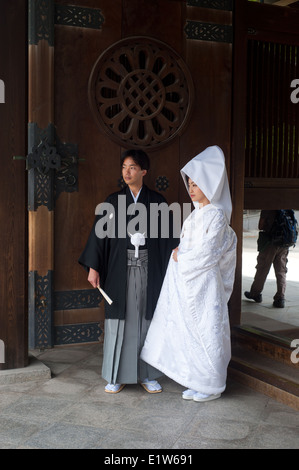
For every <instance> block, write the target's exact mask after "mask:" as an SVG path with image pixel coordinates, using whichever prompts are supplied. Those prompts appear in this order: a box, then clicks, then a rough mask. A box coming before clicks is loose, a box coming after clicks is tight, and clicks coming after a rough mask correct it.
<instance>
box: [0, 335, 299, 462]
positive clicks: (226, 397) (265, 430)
mask: <svg viewBox="0 0 299 470" xmlns="http://www.w3.org/2000/svg"><path fill="white" fill-rule="evenodd" d="M34 354H35V356H36V357H37V359H38V360H36V359H34V358H32V362H31V365H30V366H29V367H31V368H32V370H31V371H28V370H27V371H26V370H25V369H22V370H19V371H18V370H17V371H15V374H14V375H10V376H7V377H6V381H5V377H4V375H3V371H2V380H0V396H1V400H0V448H2V449H103V455H107V456H109V455H111V452H110V453H109V452H108V450H109V449H110V450H111V449H114V450H121V449H130V450H132V453H133V450H134V449H135V450H136V449H146V450H147V449H168V450H169V452H171V453H172V454H175V452H178V449H180V450H182V449H185V450H190V451H191V450H192V452H191V454H192V453H193V452H195V449H270V448H276V449H292V448H296V449H297V448H299V413H298V412H296V411H294V410H293V409H291V408H289V407H288V406H286V405H283V404H281V403H278V402H276V401H274V400H273V399H271V398H269V397H267V396H265V395H262V394H260V393H258V392H256V391H254V390H251V389H249V388H247V387H245V386H243V385H240V384H239V383H237V382H234V381H233V380H231V379H228V383H227V389H226V391H225V393H224V394H223V395H222V397H221V398H220V399H218V400H215V401H212V402H207V403H196V402H193V401H192V402H189V401H184V400H183V399H182V398H181V391H182V390H183V387H181V386H180V385H178V384H176V383H175V382H173V381H172V380H170V379H168V378H166V377H164V378H162V380H161V384H162V385H163V393H160V394H156V395H151V394H149V393H147V392H146V391H145V390H144V389H143V388H142V387H141V386H140V385H127V386H126V387H125V388H124V389H123V391H122V392H121V393H119V394H117V395H109V394H107V393H105V392H104V385H105V382H104V381H103V379H102V378H101V375H100V369H101V361H102V345H101V344H90V345H81V346H68V347H55V348H54V349H50V350H47V351H44V352H40V353H39V352H35V353H34ZM49 370H51V378H50V376H49V375H47V374H48V373H49ZM34 371H35V374H33V372H34ZM18 372H19V376H18ZM39 373H40V374H39ZM20 374H23V377H21V375H20ZM26 374H28V375H27V377H26ZM14 377H15V378H14ZM0 379H1V376H0ZM189 454H190V452H189ZM114 455H116V454H115V452H114Z"/></svg>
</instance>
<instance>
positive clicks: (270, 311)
mask: <svg viewBox="0 0 299 470" xmlns="http://www.w3.org/2000/svg"><path fill="white" fill-rule="evenodd" d="M256 254H257V253H256V232H254V231H251V232H247V233H246V234H245V236H244V251H243V290H248V289H249V288H250V284H251V282H252V278H253V276H254V272H255V264H256ZM298 258H299V248H295V250H293V251H292V253H291V254H290V259H289V273H288V287H287V303H286V308H285V309H274V308H273V307H272V297H273V295H274V293H275V281H274V275H273V272H271V273H270V275H269V277H268V280H267V282H266V286H265V290H264V292H263V295H264V301H263V303H262V304H256V303H255V302H251V301H248V300H246V299H245V298H244V299H243V301H242V303H243V305H242V323H247V324H251V325H255V326H257V327H260V328H263V329H266V330H268V331H278V330H285V331H287V330H288V329H290V327H292V328H293V327H296V326H299V314H298V312H299V295H298V292H299V289H298V288H299V274H298ZM32 354H33V355H32V356H31V361H30V365H29V367H27V368H25V369H19V370H18V369H17V370H12V371H1V372H0V449H102V453H103V456H104V457H105V456H107V458H110V457H111V455H112V454H111V451H114V454H113V455H114V456H116V455H121V454H116V452H117V450H119V452H122V451H121V450H124V449H127V450H130V452H131V453H130V452H129V453H127V454H126V455H134V452H133V451H134V450H135V451H136V452H137V449H146V450H147V449H156V452H158V450H159V449H168V453H169V454H170V455H175V453H176V452H178V450H180V452H182V451H184V450H186V453H187V451H188V455H189V454H190V455H193V453H195V452H196V449H273V448H275V449H294V448H295V449H298V448H299V413H298V412H296V411H294V410H293V409H292V408H289V407H288V406H286V405H283V404H281V403H278V402H276V401H274V400H273V399H271V398H269V397H267V396H265V395H262V394H260V393H258V392H256V391H254V390H251V389H250V388H247V387H245V386H244V385H240V384H239V383H237V382H235V381H233V380H232V379H231V378H229V379H228V382H227V389H226V391H225V393H224V394H223V395H222V397H221V398H220V399H219V400H215V401H212V402H207V403H196V402H193V401H192V402H189V401H187V402H186V401H184V400H182V398H181V391H182V390H183V387H181V386H180V385H178V384H176V383H175V382H173V381H172V380H170V379H168V378H166V377H163V378H162V380H161V384H162V385H163V393H160V394H156V395H150V394H148V393H147V392H146V391H145V390H143V388H142V387H141V386H140V385H127V386H126V387H125V388H124V389H123V391H122V392H121V393H119V394H117V395H108V394H106V393H105V392H104V386H105V382H104V381H103V379H102V378H101V373H100V371H101V362H102V344H89V345H76V346H65V347H55V348H53V349H50V350H46V351H43V352H38V351H34V352H32ZM164 453H165V452H164ZM194 455H195V454H194Z"/></svg>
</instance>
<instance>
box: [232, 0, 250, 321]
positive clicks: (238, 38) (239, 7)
mask: <svg viewBox="0 0 299 470" xmlns="http://www.w3.org/2000/svg"><path fill="white" fill-rule="evenodd" d="M247 3H248V2H247V0H237V1H235V2H234V5H235V8H234V16H235V22H234V24H235V37H234V69H233V104H232V116H233V119H232V146H231V149H232V150H231V158H232V165H231V174H230V176H231V192H232V200H233V212H232V221H231V224H232V227H233V229H234V230H235V232H236V234H237V237H238V245H237V266H236V276H235V284H234V290H233V293H232V296H231V299H230V321H231V325H232V326H233V325H239V324H240V322H241V298H242V292H241V290H242V250H243V209H244V162H245V129H246V73H247V55H246V51H247V21H246V14H247Z"/></svg>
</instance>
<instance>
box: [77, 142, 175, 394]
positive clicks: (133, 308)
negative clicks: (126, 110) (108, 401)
mask: <svg viewBox="0 0 299 470" xmlns="http://www.w3.org/2000/svg"><path fill="white" fill-rule="evenodd" d="M149 165H150V162H149V158H148V156H147V154H146V153H145V152H143V151H142V150H135V149H134V150H127V151H125V152H124V153H123V154H122V158H121V167H122V177H123V180H124V182H125V183H126V185H127V186H126V187H125V188H123V189H122V190H121V191H118V192H115V193H113V194H111V195H110V196H108V198H107V199H106V201H105V203H104V204H103V205H102V206H101V205H100V206H99V209H98V211H99V212H100V213H99V214H98V215H96V218H95V221H94V225H93V227H92V230H91V233H90V236H89V239H88V241H87V244H86V246H85V249H84V251H83V253H82V255H81V256H80V258H79V263H80V264H81V265H82V266H84V267H85V269H87V270H88V281H89V282H90V283H91V285H92V286H93V287H95V288H96V287H99V286H100V287H101V288H102V289H103V290H104V292H105V293H106V294H107V295H108V296H109V297H110V298H111V300H112V304H109V303H107V302H106V303H105V336H104V355H103V365H102V376H103V378H104V379H105V380H107V382H108V384H107V386H106V387H105V391H106V392H107V393H118V392H120V391H121V390H122V389H123V387H124V386H125V384H129V383H130V384H132V383H138V381H140V383H141V385H142V386H143V387H144V388H145V389H146V390H147V391H148V392H149V393H158V392H161V391H162V388H161V385H160V384H159V383H158V382H157V380H156V379H157V378H158V377H160V376H161V372H159V371H158V370H156V369H155V368H153V367H151V366H149V365H148V364H147V363H145V362H144V361H142V360H141V359H140V358H139V354H140V351H141V349H142V346H143V343H144V340H145V337H146V333H147V330H148V328H149V325H150V322H151V319H152V316H153V313H154V310H155V306H156V303H157V300H158V297H159V293H160V289H161V286H162V282H163V278H164V275H165V272H166V268H167V264H168V261H169V257H170V254H171V251H172V249H173V248H175V247H176V246H177V244H178V240H177V239H175V238H174V237H173V235H172V231H173V227H172V219H171V216H170V211H168V213H167V217H169V219H168V223H169V236H168V237H165V236H164V237H162V230H161V217H158V218H156V219H155V221H154V222H153V219H152V218H151V217H150V208H151V204H155V205H160V204H162V203H164V204H167V203H166V200H165V198H164V197H163V196H162V195H161V194H159V193H157V192H156V191H153V190H151V189H149V188H148V187H147V186H146V185H145V184H143V178H144V176H145V175H146V173H147V171H148V169H149ZM167 207H168V206H167ZM135 208H136V209H137V216H136V211H135ZM138 216H139V217H138ZM164 216H165V212H164ZM134 221H136V225H135V227H134ZM153 223H156V224H157V226H156V227H154V230H151V229H152V227H151V225H153ZM124 225H125V227H124ZM132 232H134V233H132ZM152 233H153V235H152Z"/></svg>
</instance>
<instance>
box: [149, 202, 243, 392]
mask: <svg viewBox="0 0 299 470" xmlns="http://www.w3.org/2000/svg"><path fill="white" fill-rule="evenodd" d="M235 264H236V235H235V233H234V231H233V230H232V229H231V227H230V226H229V225H228V223H227V219H226V217H225V214H224V212H223V211H222V209H220V208H217V207H215V206H213V205H212V204H208V205H206V206H204V207H202V208H196V209H195V210H194V211H193V212H192V213H191V214H190V216H189V217H188V218H187V219H186V221H185V223H184V225H183V228H182V233H181V241H180V245H179V251H178V261H177V262H175V261H174V260H173V258H172V257H171V258H170V260H169V265H168V269H167V272H166V275H165V278H164V283H163V286H162V290H161V293H160V297H159V300H158V303H157V306H156V310H155V313H154V317H153V320H152V322H151V325H150V328H149V330H148V333H147V337H146V340H145V343H144V347H143V349H142V352H141V358H142V359H143V360H144V361H146V362H148V363H149V364H150V365H152V366H154V367H155V368H157V369H159V370H160V371H161V372H163V373H164V374H165V375H167V376H168V377H170V378H171V379H173V380H175V381H176V382H178V383H179V384H181V385H183V386H185V387H187V388H190V389H192V390H196V391H199V392H202V393H206V394H216V393H222V392H223V391H224V390H225V386H226V376H227V366H228V363H229V361H230V357H231V342H230V326H229V318H228V307H227V303H228V300H229V298H230V295H231V292H232V288H233V283H234V275H235Z"/></svg>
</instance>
